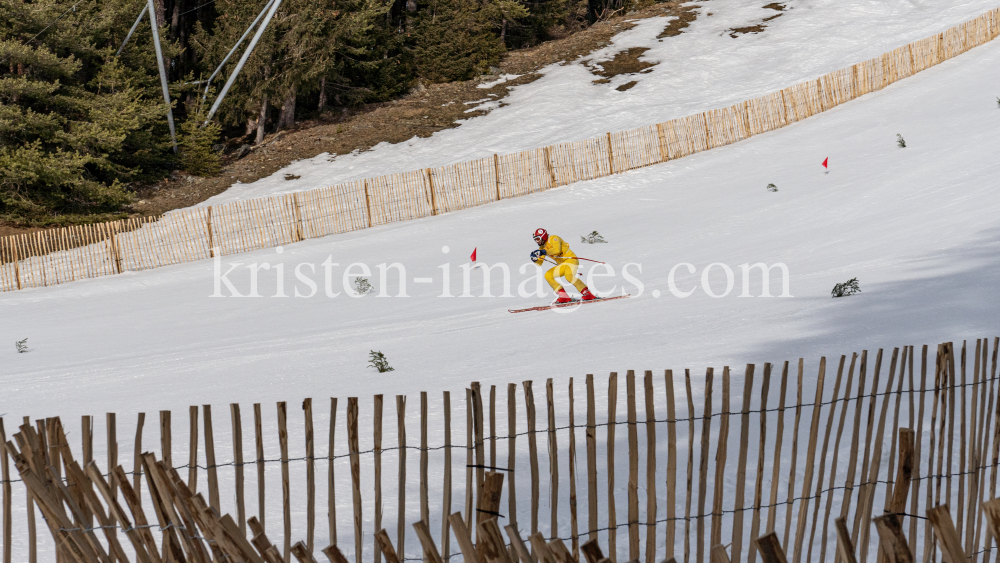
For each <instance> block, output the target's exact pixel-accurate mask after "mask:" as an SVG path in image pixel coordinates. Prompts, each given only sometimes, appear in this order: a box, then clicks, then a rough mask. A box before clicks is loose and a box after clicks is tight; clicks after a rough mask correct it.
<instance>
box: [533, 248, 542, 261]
mask: <svg viewBox="0 0 1000 563" xmlns="http://www.w3.org/2000/svg"><path fill="white" fill-rule="evenodd" d="M544 255H545V251H544V250H542V249H538V250H533V251H531V261H532V262H537V261H539V260H541V258H542V256H544Z"/></svg>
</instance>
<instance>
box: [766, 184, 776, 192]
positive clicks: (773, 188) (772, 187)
mask: <svg viewBox="0 0 1000 563" xmlns="http://www.w3.org/2000/svg"><path fill="white" fill-rule="evenodd" d="M767 191H769V192H776V191H778V186H775V185H774V184H768V185H767Z"/></svg>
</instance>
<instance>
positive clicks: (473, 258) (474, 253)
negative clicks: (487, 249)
mask: <svg viewBox="0 0 1000 563" xmlns="http://www.w3.org/2000/svg"><path fill="white" fill-rule="evenodd" d="M478 249H479V247H478V246H477V247H476V248H473V249H472V256H471V258H472V261H473V262H475V261H476V250H478Z"/></svg>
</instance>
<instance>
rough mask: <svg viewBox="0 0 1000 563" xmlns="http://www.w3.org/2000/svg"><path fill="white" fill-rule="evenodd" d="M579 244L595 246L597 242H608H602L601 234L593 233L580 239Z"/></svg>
mask: <svg viewBox="0 0 1000 563" xmlns="http://www.w3.org/2000/svg"><path fill="white" fill-rule="evenodd" d="M580 242H585V243H587V244H595V243H598V242H608V241H606V240H604V237H602V236H601V233H599V232H597V231H594V232H592V233H590V234H589V235H587V236H585V237H580Z"/></svg>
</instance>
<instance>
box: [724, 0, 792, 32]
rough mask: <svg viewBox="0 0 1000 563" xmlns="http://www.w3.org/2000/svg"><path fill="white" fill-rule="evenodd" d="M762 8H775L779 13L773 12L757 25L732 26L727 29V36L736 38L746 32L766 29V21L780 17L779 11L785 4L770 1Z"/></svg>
mask: <svg viewBox="0 0 1000 563" xmlns="http://www.w3.org/2000/svg"><path fill="white" fill-rule="evenodd" d="M764 8H767V9H770V10H777V11H778V12H779V13H777V14H775V15H773V16H770V17H766V18H764V19H763V20H762V21H761V23H759V24H757V25H748V26H746V27H734V28H732V29H730V30H729V36H730V37H732V38H733V39H736V37H738V36H740V35H743V34H746V33H761V32H763V31H764V30H765V29H767V26H766V25H764V24H765V23H767V22H769V21H771V20H773V19H777V18H780V17H781V13H780V12H783V11H785V5H784V4H779V3H777V2H772V3H770V4H768V5H766V6H764Z"/></svg>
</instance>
